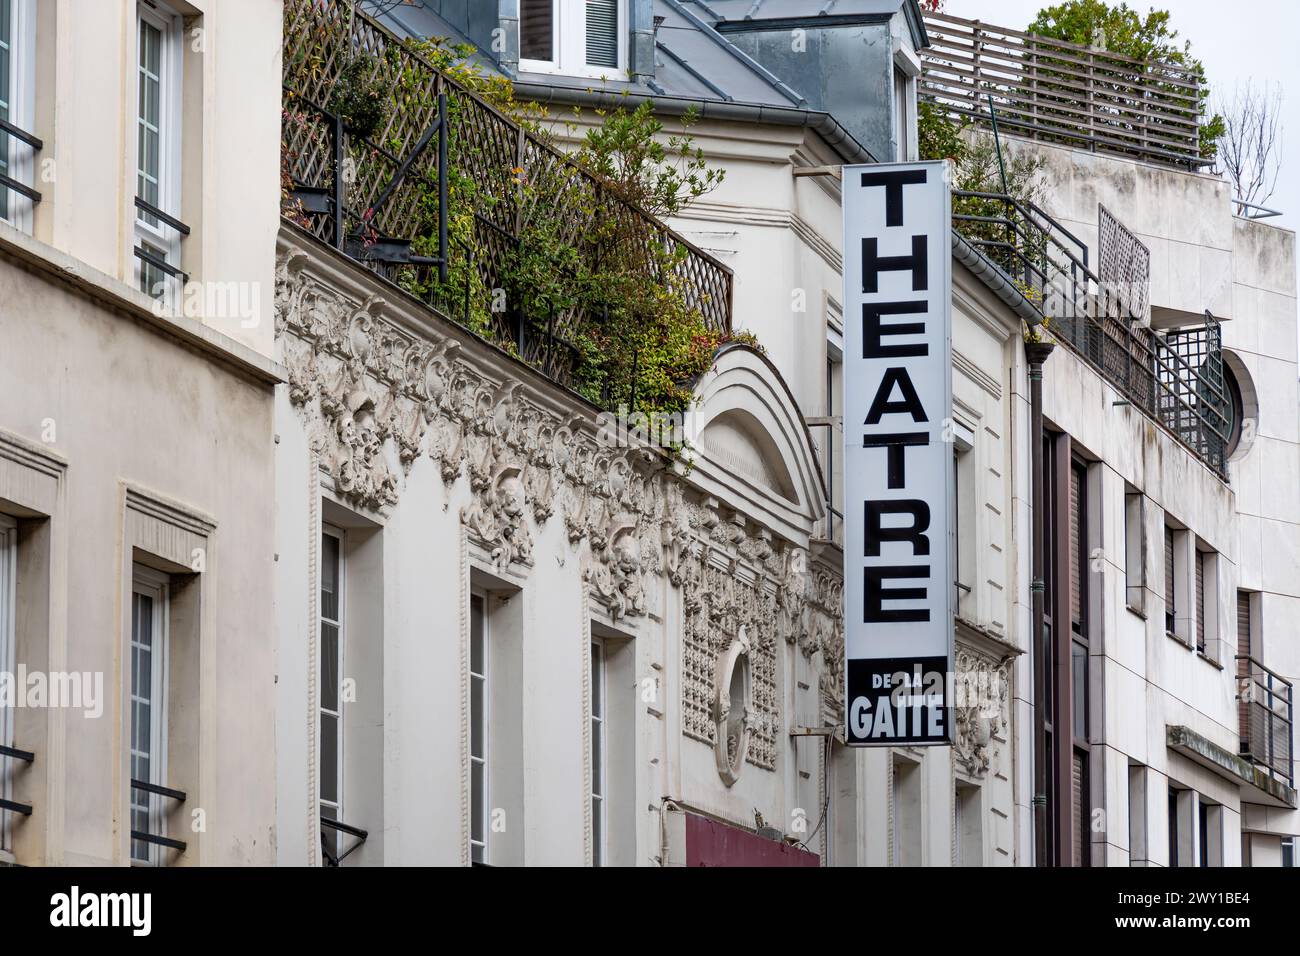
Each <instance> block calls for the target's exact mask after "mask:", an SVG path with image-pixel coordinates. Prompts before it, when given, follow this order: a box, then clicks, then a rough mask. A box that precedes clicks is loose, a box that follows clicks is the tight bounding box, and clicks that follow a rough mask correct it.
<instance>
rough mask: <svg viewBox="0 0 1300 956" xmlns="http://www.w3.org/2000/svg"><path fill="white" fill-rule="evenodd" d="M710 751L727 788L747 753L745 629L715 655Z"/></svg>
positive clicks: (748, 706) (748, 687) (748, 707)
mask: <svg viewBox="0 0 1300 956" xmlns="http://www.w3.org/2000/svg"><path fill="white" fill-rule="evenodd" d="M713 686H714V698H713V721H714V731H715V733H714V743H713V754H714V757H715V758H716V762H717V765H718V776H720V777H721V778H722V782H723V783H725V784H726V785H727V786H728V787H730V786H731V785H732V784H733V783H735V782H736V781H737V780H739V779H740V771H741V769H742V768H743V767H744V766H745V755H746V754H747V753H748V752H749V733H750V711H751V709H752V708H751V703H752V697H753V691H752V689H751V679H750V665H749V639H748V638H747V637H746V636H745V629H744V628H743V627H742V628H741V629H740V635H739V636H738V637H737V638H736V639H735V640H734V641H732V642H731V646H730V647H728V648H727V650H726V651H724V652H723V654H722V656H721V657H719V658H718V667H717V671H716V673H715V676H714V683H713Z"/></svg>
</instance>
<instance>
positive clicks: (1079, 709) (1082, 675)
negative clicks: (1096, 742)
mask: <svg viewBox="0 0 1300 956" xmlns="http://www.w3.org/2000/svg"><path fill="white" fill-rule="evenodd" d="M1070 648H1071V650H1070V653H1071V661H1070V662H1071V664H1072V665H1073V666H1072V671H1073V675H1072V686H1071V692H1072V697H1071V702H1072V703H1073V704H1074V736H1075V737H1077V738H1079V739H1080V740H1087V739H1088V649H1087V648H1086V647H1084V646H1083V645H1082V644H1071V645H1070Z"/></svg>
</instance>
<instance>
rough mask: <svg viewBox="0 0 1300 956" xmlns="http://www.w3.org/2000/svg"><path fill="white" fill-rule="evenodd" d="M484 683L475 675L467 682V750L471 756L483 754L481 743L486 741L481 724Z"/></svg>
mask: <svg viewBox="0 0 1300 956" xmlns="http://www.w3.org/2000/svg"><path fill="white" fill-rule="evenodd" d="M485 684H486V682H485V681H483V680H481V679H480V678H477V677H474V678H471V679H470V682H469V713H470V717H469V752H470V754H471V756H474V757H480V758H481V757H483V756H485V754H484V751H483V745H484V744H485V743H486V734H485V733H484V730H485V727H484V724H483V719H484V716H485V715H484V707H483V703H484V702H483V695H484V691H485V690H486V687H485Z"/></svg>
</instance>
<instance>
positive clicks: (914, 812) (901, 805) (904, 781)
mask: <svg viewBox="0 0 1300 956" xmlns="http://www.w3.org/2000/svg"><path fill="white" fill-rule="evenodd" d="M893 767H894V781H893V793H892V795H891V796H892V800H893V824H894V827H893V834H892V836H893V843H892V850H893V852H892V854H891V862H892V864H893V865H894V866H920V865H921V765H920V764H919V763H916V762H915V761H912V760H908V759H906V758H905V757H902V756H899V755H897V754H895V755H894V763H893Z"/></svg>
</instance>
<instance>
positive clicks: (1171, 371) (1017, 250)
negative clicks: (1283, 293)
mask: <svg viewBox="0 0 1300 956" xmlns="http://www.w3.org/2000/svg"><path fill="white" fill-rule="evenodd" d="M952 197H953V199H952V206H953V216H952V218H953V228H954V229H955V230H956V232H957V233H958V234H959V235H960V236H961V237H962V238H963V239H965V240H966V242H967V243H968V244H969V245H970V246H972V247H973V248H974V249H975V250H976V251H978V252H980V253H981V254H983V255H984V257H985V258H986V259H988V260H989V261H990V262H992V263H993V264H994V265H995V266H997V267H998V268H999V269H1000V270H1001V271H1002V273H1003V274H1004V275H1005V276H1006V279H1007V281H1008V282H1010V283H1011V284H1013V285H1014V286H1015V287H1016V288H1017V289H1018V290H1019V291H1020V293H1021V295H1023V296H1024V298H1025V300H1026V301H1027V302H1028V303H1029V304H1030V305H1031V306H1032V307H1033V308H1034V309H1035V310H1036V311H1037V312H1038V313H1039V314H1040V315H1041V316H1042V317H1043V320H1044V324H1045V326H1046V327H1047V329H1048V330H1049V332H1050V334H1051V335H1052V337H1054V338H1055V339H1056V340H1057V341H1058V342H1062V343H1064V344H1065V345H1067V346H1068V347H1069V348H1070V349H1071V351H1073V352H1074V353H1076V354H1077V355H1078V356H1079V357H1080V358H1082V359H1083V360H1084V361H1086V362H1087V363H1088V364H1090V365H1092V366H1093V367H1094V368H1095V369H1096V370H1097V371H1098V372H1099V373H1100V374H1101V375H1102V377H1103V378H1105V379H1106V380H1107V381H1108V382H1110V383H1111V384H1112V385H1113V386H1115V387H1116V388H1117V389H1118V390H1119V391H1120V393H1121V394H1122V395H1123V396H1124V400H1125V401H1127V402H1128V403H1130V404H1132V405H1133V406H1134V407H1136V408H1138V409H1139V410H1141V411H1142V412H1143V413H1144V414H1145V415H1146V416H1147V417H1149V418H1150V419H1152V420H1153V421H1155V422H1156V423H1157V424H1159V425H1161V426H1163V427H1164V428H1165V429H1166V430H1168V431H1169V433H1170V434H1172V435H1173V436H1174V437H1175V438H1176V439H1177V440H1178V441H1179V442H1181V443H1182V444H1183V445H1185V446H1186V447H1187V448H1188V449H1190V450H1191V451H1192V452H1193V453H1194V454H1195V455H1196V456H1197V457H1198V458H1200V459H1201V460H1202V461H1203V462H1205V463H1206V464H1207V465H1208V466H1209V467H1210V468H1211V469H1213V470H1214V472H1215V473H1216V474H1217V475H1218V476H1219V477H1220V478H1223V479H1225V480H1226V478H1227V457H1228V439H1229V435H1230V433H1231V400H1230V398H1229V395H1228V390H1227V386H1226V383H1225V381H1224V373H1223V354H1222V336H1221V333H1220V330H1219V323H1218V321H1217V320H1216V319H1215V318H1214V316H1213V315H1211V314H1210V313H1209V312H1206V314H1205V323H1204V324H1203V325H1199V326H1193V327H1185V328H1179V329H1170V330H1168V331H1165V332H1160V331H1156V330H1153V329H1151V328H1149V327H1148V326H1146V325H1144V324H1141V323H1143V322H1145V320H1146V316H1145V311H1146V307H1147V306H1146V303H1147V297H1146V293H1145V290H1144V289H1138V288H1135V286H1136V285H1139V284H1143V283H1145V281H1146V279H1145V276H1140V277H1138V280H1137V282H1134V281H1133V280H1132V278H1131V277H1132V275H1133V273H1132V272H1131V271H1130V272H1126V273H1125V274H1126V275H1128V276H1130V278H1128V279H1126V280H1125V281H1123V282H1119V281H1115V280H1103V279H1101V278H1100V277H1099V276H1098V275H1097V273H1096V272H1094V271H1093V269H1092V267H1091V266H1090V264H1089V255H1088V247H1087V245H1086V244H1084V243H1083V241H1082V240H1080V239H1079V238H1078V237H1077V236H1075V235H1074V234H1073V233H1071V232H1070V231H1069V230H1067V229H1066V228H1065V227H1064V226H1062V225H1061V224H1060V223H1058V222H1057V221H1056V220H1055V219H1053V218H1052V217H1051V216H1050V215H1048V214H1047V213H1046V212H1044V211H1043V210H1042V209H1041V208H1039V207H1038V206H1037V205H1035V204H1034V203H1032V202H1024V201H1021V200H1018V199H1015V198H1013V197H1011V196H1007V195H1002V194H999V193H985V192H969V191H963V190H954V191H953V194H952ZM1102 215H1103V216H1107V215H1109V214H1108V213H1105V211H1104V210H1103V211H1102ZM1111 218H1112V219H1113V217H1111ZM1112 228H1116V227H1115V226H1112Z"/></svg>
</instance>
